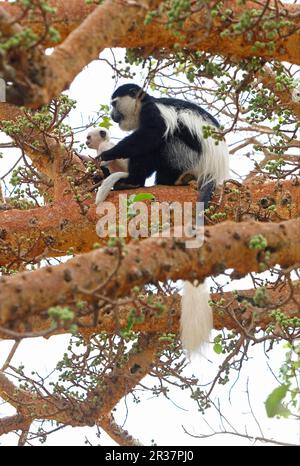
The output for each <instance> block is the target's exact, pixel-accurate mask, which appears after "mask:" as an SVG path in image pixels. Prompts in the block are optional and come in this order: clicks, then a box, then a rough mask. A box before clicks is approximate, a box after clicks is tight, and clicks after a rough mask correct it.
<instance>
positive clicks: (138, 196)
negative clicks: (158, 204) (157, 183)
mask: <svg viewBox="0 0 300 466" xmlns="http://www.w3.org/2000/svg"><path fill="white" fill-rule="evenodd" d="M148 199H151V200H152V199H155V196H154V195H153V194H151V193H139V194H136V195H135V196H134V198H133V199H132V202H141V201H146V200H148Z"/></svg>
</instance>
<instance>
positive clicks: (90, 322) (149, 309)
mask: <svg viewBox="0 0 300 466" xmlns="http://www.w3.org/2000/svg"><path fill="white" fill-rule="evenodd" d="M254 296H255V290H251V289H250V290H239V291H238V299H237V296H236V295H235V294H234V293H232V292H226V293H212V294H211V299H212V300H213V301H215V302H219V301H220V299H222V300H224V303H223V304H222V306H221V308H222V312H220V308H219V307H218V305H215V306H213V307H212V309H213V314H214V319H213V320H214V328H215V329H223V328H227V329H229V330H232V329H235V330H238V328H237V323H236V321H235V320H234V319H233V318H232V316H231V314H230V312H223V309H227V310H228V311H231V312H233V313H234V315H235V317H236V319H237V320H238V321H239V322H240V323H242V321H243V320H245V319H246V318H247V319H248V317H247V316H246V315H245V312H244V310H245V305H244V303H243V302H242V301H243V299H244V298H245V300H249V299H250V301H249V305H250V309H253V311H255V313H256V315H257V326H259V327H260V328H265V327H266V326H267V325H268V324H269V323H270V322H271V320H272V318H271V316H270V313H269V310H270V309H278V308H280V309H281V311H282V312H284V313H285V314H286V315H287V316H290V317H300V282H299V281H296V282H293V283H292V284H291V285H288V284H287V283H285V284H284V286H282V284H281V285H280V286H277V287H276V288H275V289H274V288H272V287H271V288H268V289H267V290H266V299H265V302H264V306H262V307H258V306H255V304H253V298H254ZM67 304H69V305H70V306H72V303H71V302H70V303H67ZM158 304H159V305H163V306H164V307H165V310H164V312H157V309H159V308H158V307H156V306H157V305H158ZM134 306H135V307H136V309H138V310H139V311H140V312H142V313H143V319H142V320H143V321H142V322H135V323H134V324H133V326H132V330H133V331H136V332H159V333H169V332H173V333H176V332H178V331H179V320H180V314H181V296H180V295H179V294H174V295H172V296H157V298H155V299H153V302H152V304H151V306H149V303H147V296H146V297H140V299H139V301H136V300H135V301H134ZM132 308H133V303H132V302H130V303H129V304H127V305H126V304H124V303H122V304H118V302H117V303H116V307H115V310H113V309H108V308H107V306H104V307H102V308H101V309H99V313H98V325H97V326H95V324H94V313H91V314H89V315H86V316H84V317H79V318H78V324H79V328H78V331H79V333H80V334H81V335H82V336H83V337H84V338H85V340H86V341H88V340H89V339H90V337H91V336H92V335H94V334H99V333H100V332H103V331H104V332H107V333H111V334H115V333H116V332H118V331H119V329H120V328H126V326H127V324H128V320H129V318H130V315H131V313H132ZM247 312H248V311H247ZM116 316H117V319H116ZM51 326H52V323H51V321H50V319H49V318H46V316H41V315H40V314H38V315H28V317H27V320H26V328H25V326H24V324H23V322H20V321H19V322H14V325H13V328H14V332H17V333H18V334H20V335H22V334H23V333H24V331H25V330H26V331H28V330H29V329H30V331H31V333H32V334H33V335H34V333H36V332H41V331H46V330H48V329H49V328H51ZM53 333H56V334H63V333H68V330H65V329H63V328H60V329H57V330H56V331H55V332H53ZM53 333H52V334H53ZM0 338H2V339H11V338H12V336H11V334H9V335H8V334H7V333H5V332H2V331H0Z"/></svg>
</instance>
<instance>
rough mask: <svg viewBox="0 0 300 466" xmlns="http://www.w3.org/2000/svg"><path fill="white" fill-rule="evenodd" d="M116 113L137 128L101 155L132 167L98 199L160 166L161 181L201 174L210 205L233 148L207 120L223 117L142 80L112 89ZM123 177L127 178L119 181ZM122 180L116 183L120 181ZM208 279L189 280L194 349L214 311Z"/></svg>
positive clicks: (186, 302)
mask: <svg viewBox="0 0 300 466" xmlns="http://www.w3.org/2000/svg"><path fill="white" fill-rule="evenodd" d="M111 105H112V113H111V117H112V119H113V120H114V121H115V122H116V123H119V126H120V128H121V129H122V130H124V131H133V132H132V133H131V134H130V135H129V136H127V137H125V138H124V139H122V140H121V141H120V142H119V143H118V144H117V145H115V146H114V147H113V148H111V149H109V150H106V151H104V152H102V154H101V158H102V160H105V161H112V160H116V159H120V158H128V159H129V163H128V173H124V172H123V173H122V172H119V173H114V174H113V175H111V176H109V177H108V178H107V179H106V180H105V181H104V182H103V184H102V186H101V187H100V189H99V190H98V193H97V197H96V204H99V203H100V202H102V201H103V200H104V199H105V198H106V196H107V194H108V192H109V191H110V189H111V188H112V187H113V186H114V187H115V189H126V188H129V187H140V186H144V183H145V180H146V178H148V177H149V176H150V175H152V174H153V173H154V172H156V184H165V185H175V184H176V183H177V182H178V180H179V179H180V178H181V177H183V176H184V175H192V176H194V177H195V178H196V179H197V180H198V186H199V191H200V196H199V200H200V201H202V202H204V208H206V207H207V205H208V202H209V200H210V198H211V195H212V192H213V191H214V189H215V188H216V186H218V185H220V184H221V183H223V181H224V180H226V179H227V178H228V177H229V164H228V149H227V146H226V143H225V141H224V140H223V139H222V138H221V140H219V141H218V143H217V144H216V141H215V139H214V138H212V137H208V138H205V137H204V135H203V130H204V127H205V126H208V127H211V128H212V129H213V131H214V132H218V128H219V123H218V122H217V120H216V119H215V118H214V117H213V116H212V115H210V114H209V113H208V112H206V111H205V110H204V109H202V108H201V107H199V106H198V105H195V104H194V103H191V102H186V101H183V100H178V99H173V98H154V97H152V96H150V95H149V94H147V93H146V92H144V91H143V90H142V89H141V88H140V87H139V86H137V85H136V84H125V85H123V86H120V87H119V88H118V89H117V90H116V91H115V92H114V93H113V95H112V100H111ZM121 178H122V182H121V183H119V184H118V183H117V184H116V182H117V181H119V180H120V179H121ZM115 184H116V185H115ZM208 297H209V296H208V290H207V286H206V284H205V283H204V284H200V285H199V286H194V285H192V284H191V283H189V282H187V283H186V284H185V286H184V292H183V299H182V312H181V337H182V341H183V346H184V347H185V348H186V349H187V350H188V352H189V353H191V352H193V351H195V350H197V349H198V347H199V345H200V344H201V343H204V342H205V341H208V339H209V334H210V330H211V328H212V312H211V309H210V307H209V305H208Z"/></svg>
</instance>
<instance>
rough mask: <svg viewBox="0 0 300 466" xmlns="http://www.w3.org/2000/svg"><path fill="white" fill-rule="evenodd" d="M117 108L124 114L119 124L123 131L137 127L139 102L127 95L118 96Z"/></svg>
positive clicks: (139, 111) (139, 109)
mask: <svg viewBox="0 0 300 466" xmlns="http://www.w3.org/2000/svg"><path fill="white" fill-rule="evenodd" d="M117 110H118V111H119V112H120V113H122V115H124V119H123V120H121V121H120V123H119V126H120V128H121V129H122V130H123V131H133V130H135V129H137V128H138V126H139V121H140V113H141V102H140V101H139V100H138V99H134V98H132V97H130V96H129V95H126V96H124V97H118V100H117Z"/></svg>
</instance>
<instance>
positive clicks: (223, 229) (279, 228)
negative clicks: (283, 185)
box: [0, 220, 300, 326]
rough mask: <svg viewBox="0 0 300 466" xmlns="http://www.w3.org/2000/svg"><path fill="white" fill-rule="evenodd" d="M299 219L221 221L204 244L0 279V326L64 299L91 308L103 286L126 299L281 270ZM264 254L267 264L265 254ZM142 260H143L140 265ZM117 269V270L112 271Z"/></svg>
mask: <svg viewBox="0 0 300 466" xmlns="http://www.w3.org/2000/svg"><path fill="white" fill-rule="evenodd" d="M299 228H300V220H290V221H287V222H282V223H280V224H268V223H267V224H262V223H259V222H246V223H240V224H236V223H234V222H225V223H223V224H219V225H215V226H213V227H208V228H206V233H205V242H204V245H203V246H202V247H201V248H199V249H186V248H185V242H184V241H183V240H178V239H174V238H172V239H169V238H164V239H158V238H150V239H147V240H144V241H137V242H131V244H130V245H129V246H127V247H126V254H125V255H124V257H122V260H121V263H120V265H119V266H118V263H119V262H120V256H119V250H118V249H117V248H104V249H101V250H95V251H93V252H90V253H87V254H84V255H82V256H78V257H76V258H74V259H71V260H70V261H69V262H67V263H64V264H61V265H59V266H56V267H52V268H50V267H48V268H43V269H38V270H35V271H33V272H25V273H19V274H17V275H16V276H12V277H10V278H5V277H3V278H2V280H1V283H0V295H1V304H0V323H1V325H2V326H5V325H7V324H8V323H9V322H11V323H13V322H15V321H18V320H21V321H22V322H23V323H24V322H25V321H26V319H27V315H29V314H30V315H34V314H40V313H41V312H42V311H44V310H47V309H48V308H49V307H51V306H55V305H58V304H59V305H62V304H63V303H67V302H69V301H70V299H74V300H75V301H76V300H81V299H85V300H88V301H90V302H94V303H95V304H96V303H97V302H98V299H99V297H97V293H96V292H95V290H97V289H98V288H99V286H101V284H104V283H105V287H104V289H103V290H102V293H103V294H105V295H106V296H109V297H111V298H114V299H117V298H119V297H122V296H128V295H129V294H130V292H131V290H132V288H133V287H135V286H143V285H145V284H147V283H156V282H158V281H165V280H178V279H187V280H193V279H198V280H200V281H202V280H204V278H205V277H208V276H210V275H219V274H220V273H222V272H223V271H224V270H226V269H230V268H232V269H234V273H233V274H232V277H235V278H238V277H242V276H244V275H246V274H247V273H249V272H251V271H252V272H259V271H261V264H262V263H264V262H265V261H266V262H267V264H265V266H267V267H272V266H274V265H276V264H279V265H281V266H282V267H283V268H285V267H289V266H293V265H296V264H297V263H298V264H299V263H300V235H299ZM256 235H263V236H264V238H265V240H266V241H267V246H266V247H265V248H264V249H263V250H257V249H252V248H250V247H249V242H250V240H251V239H252V238H253V237H254V236H256ZM266 252H268V256H270V257H268V259H265V253H266ZM141 258H147V261H143V262H142V261H141ZM116 267H117V268H116Z"/></svg>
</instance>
